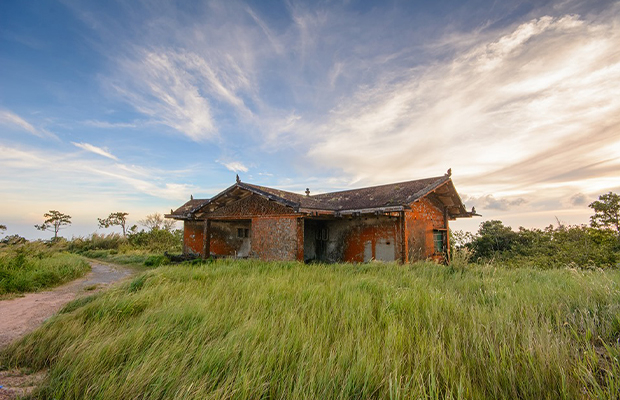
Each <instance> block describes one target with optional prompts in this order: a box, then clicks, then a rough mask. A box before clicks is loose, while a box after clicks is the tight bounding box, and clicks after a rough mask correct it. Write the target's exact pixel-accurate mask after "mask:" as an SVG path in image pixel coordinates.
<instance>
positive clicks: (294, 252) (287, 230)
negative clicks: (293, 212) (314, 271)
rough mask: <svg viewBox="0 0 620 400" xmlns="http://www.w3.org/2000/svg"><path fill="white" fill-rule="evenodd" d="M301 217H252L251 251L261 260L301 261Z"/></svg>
mask: <svg viewBox="0 0 620 400" xmlns="http://www.w3.org/2000/svg"><path fill="white" fill-rule="evenodd" d="M303 251H304V242H303V219H301V218H297V217H294V216H278V217H261V218H254V219H252V253H253V255H254V256H255V257H257V258H260V259H261V260H270V261H274V260H300V261H303Z"/></svg>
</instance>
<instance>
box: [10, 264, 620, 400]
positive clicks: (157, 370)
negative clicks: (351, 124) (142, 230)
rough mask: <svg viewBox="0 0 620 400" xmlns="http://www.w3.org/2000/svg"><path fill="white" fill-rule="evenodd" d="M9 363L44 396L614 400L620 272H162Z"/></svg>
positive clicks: (288, 268) (67, 312)
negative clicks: (35, 381)
mask: <svg viewBox="0 0 620 400" xmlns="http://www.w3.org/2000/svg"><path fill="white" fill-rule="evenodd" d="M0 359H1V363H2V365H4V366H5V367H28V368H33V369H35V370H38V369H40V368H49V371H50V375H49V381H48V382H47V384H46V386H44V387H43V388H42V389H41V392H40V393H39V397H40V398H50V399H51V398H64V399H84V398H105V399H127V398H149V399H167V398H184V399H222V398H235V399H258V398H271V399H276V398H277V399H284V398H286V399H302V398H303V399H307V398H320V399H354V398H355V399H372V398H375V399H387V398H392V399H397V398H402V399H404V398H415V399H418V398H420V399H440V398H441V399H444V398H448V399H484V398H486V399H516V398H519V399H562V398H564V399H576V398H577V399H578V398H584V399H586V398H599V399H614V398H618V393H619V391H618V388H620V361H619V360H620V271H616V270H609V271H602V270H596V271H585V270H576V269H556V270H549V271H542V270H535V269H529V268H522V269H497V268H489V267H481V266H472V267H471V268H469V269H464V270H460V271H458V270H455V269H454V268H451V267H447V266H440V265H436V264H431V263H418V264H415V265H408V266H402V265H397V264H379V263H371V264H365V265H350V264H342V265H321V264H316V265H311V266H306V265H302V264H299V263H294V262H291V263H266V262H259V261H217V262H214V263H210V264H202V265H181V266H167V267H162V268H158V269H156V270H152V271H149V272H147V273H144V274H142V275H140V276H138V277H137V278H135V279H134V280H133V281H132V282H129V283H127V284H125V285H124V286H121V287H117V288H114V289H112V290H111V291H109V292H107V293H101V294H97V295H95V296H93V297H89V298H86V299H81V300H78V301H76V302H74V303H71V304H69V305H68V306H67V307H65V309H64V311H63V312H62V313H61V314H60V315H58V316H56V317H54V318H53V319H52V320H50V321H49V322H48V323H46V324H45V326H43V328H41V329H39V330H38V331H36V332H34V333H33V334H31V335H29V336H28V337H26V338H24V339H23V340H21V341H20V342H18V343H16V344H14V345H13V346H12V347H10V348H9V349H7V350H6V351H5V352H4V353H3V354H2V356H1V357H0Z"/></svg>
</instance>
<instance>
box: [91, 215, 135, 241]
mask: <svg viewBox="0 0 620 400" xmlns="http://www.w3.org/2000/svg"><path fill="white" fill-rule="evenodd" d="M128 215H129V213H126V212H115V213H110V215H108V217H107V218H97V220H98V221H99V228H109V227H111V226H120V227H121V228H123V236H127V230H126V225H127V216H128Z"/></svg>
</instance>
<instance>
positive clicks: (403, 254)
mask: <svg viewBox="0 0 620 400" xmlns="http://www.w3.org/2000/svg"><path fill="white" fill-rule="evenodd" d="M398 222H399V223H398V225H399V226H398V228H399V230H400V262H401V263H403V264H405V263H406V262H407V238H406V237H405V236H406V235H405V212H404V211H401V212H399V217H398Z"/></svg>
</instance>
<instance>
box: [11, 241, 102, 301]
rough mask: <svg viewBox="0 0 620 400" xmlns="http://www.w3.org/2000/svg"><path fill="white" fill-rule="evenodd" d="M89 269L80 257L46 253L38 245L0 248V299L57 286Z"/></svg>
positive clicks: (46, 251) (45, 250)
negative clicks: (9, 295)
mask: <svg viewBox="0 0 620 400" xmlns="http://www.w3.org/2000/svg"><path fill="white" fill-rule="evenodd" d="M89 270H90V266H89V265H88V263H87V262H86V261H85V260H84V258H82V257H80V256H78V255H75V254H68V253H58V252H55V251H48V250H47V249H45V246H42V245H41V246H36V245H32V246H30V245H29V246H23V247H20V248H18V249H17V250H16V249H12V248H8V249H7V248H5V249H0V298H1V297H3V296H6V295H8V294H13V293H24V292H34V291H37V290H41V289H44V288H49V287H52V286H57V285H60V284H62V283H65V282H68V281H71V280H73V279H76V278H79V277H81V276H82V275H84V274H85V273H86V272H88V271H89Z"/></svg>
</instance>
